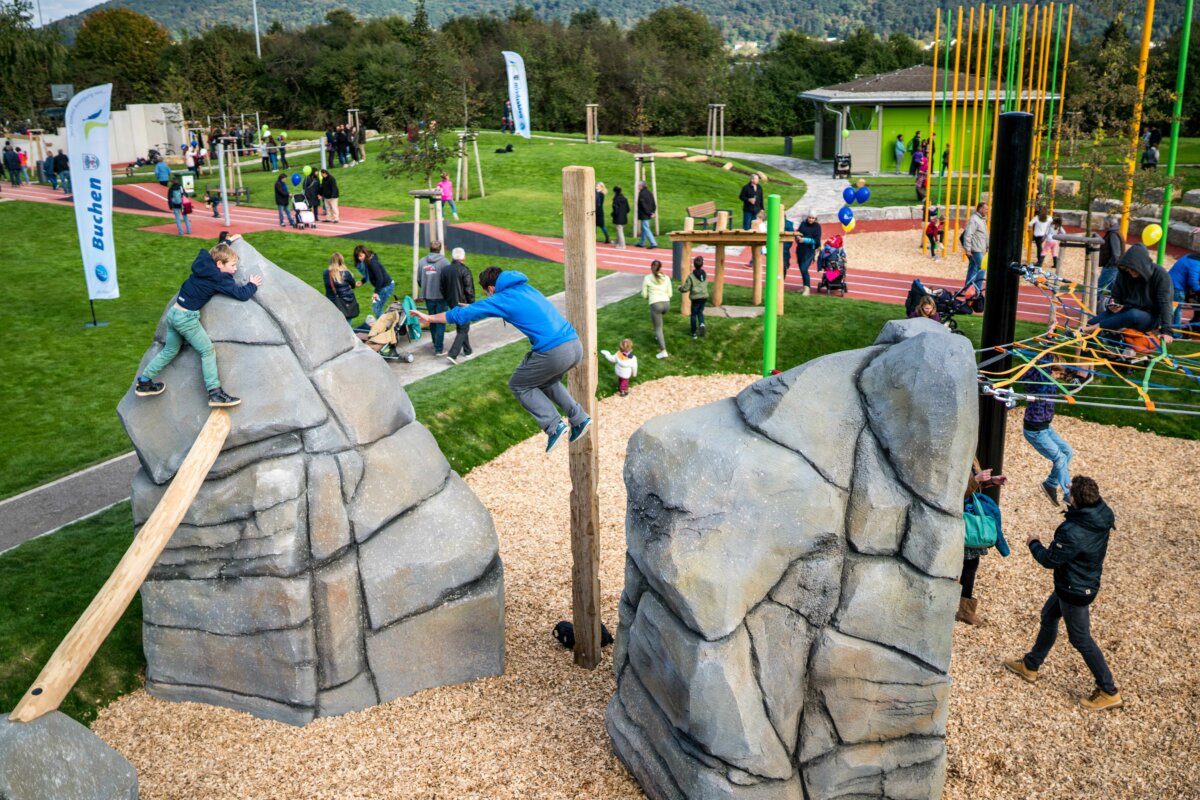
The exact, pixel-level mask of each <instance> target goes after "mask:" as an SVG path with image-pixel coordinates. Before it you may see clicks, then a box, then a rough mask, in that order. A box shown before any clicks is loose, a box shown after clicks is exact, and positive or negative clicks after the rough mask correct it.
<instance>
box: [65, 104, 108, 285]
mask: <svg viewBox="0 0 1200 800" xmlns="http://www.w3.org/2000/svg"><path fill="white" fill-rule="evenodd" d="M111 99H112V84H111V83H106V84H104V85H103V86H93V87H92V88H90V89H84V90H83V91H82V92H80V93H79V94H77V95H75V96H74V97H72V98H71V103H70V104H69V105H68V106H67V115H66V116H67V120H66V121H67V148H68V149H69V151H70V160H71V193H72V195H73V197H74V201H75V227H76V229H77V230H78V231H79V249H80V250H81V251H82V253H83V274H84V276H85V277H86V278H87V287H88V299H89V300H113V299H115V298H117V297H120V296H121V293H120V291H119V290H118V289H117V254H116V250H115V249H114V248H113V231H112V208H113V204H112V192H113V190H112V163H111V160H110V158H109V155H108V116H109V110H110V109H109V104H110V101H111Z"/></svg>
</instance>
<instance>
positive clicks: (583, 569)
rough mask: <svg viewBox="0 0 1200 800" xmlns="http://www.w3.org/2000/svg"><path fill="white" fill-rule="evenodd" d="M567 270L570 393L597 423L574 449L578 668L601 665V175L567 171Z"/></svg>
mask: <svg viewBox="0 0 1200 800" xmlns="http://www.w3.org/2000/svg"><path fill="white" fill-rule="evenodd" d="M563 269H564V272H565V279H566V280H565V283H566V285H565V294H566V301H567V319H568V320H569V321H570V323H571V325H573V326H574V327H575V332H576V333H578V334H579V341H580V342H581V343H582V344H583V361H581V362H580V363H579V365H578V366H577V367H575V369H573V370H571V371H570V373H568V375H567V389H568V390H569V391H570V392H571V396H572V397H574V398H575V400H576V401H578V402H579V403H580V404H582V405H583V407H584V410H585V411H587V413H588V415H589V416H591V418H592V427H591V430H590V431H588V433H587V434H586V435H584V436H583V437H581V438H580V439H579V440H578V441H576V442H573V443H572V444H571V445H570V453H569V461H570V470H571V559H572V565H571V618H572V621H573V623H574V626H575V663H576V664H577V665H579V666H581V667H584V668H586V669H593V668H595V666H596V665H597V664H598V663H600V536H599V524H600V501H599V486H600V465H599V458H598V454H597V451H596V426H597V425H598V424H599V421H598V420H597V419H596V385H597V382H598V375H597V368H596V346H597V345H596V172H595V170H593V169H592V168H591V167H564V168H563Z"/></svg>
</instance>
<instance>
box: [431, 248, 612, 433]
mask: <svg viewBox="0 0 1200 800" xmlns="http://www.w3.org/2000/svg"><path fill="white" fill-rule="evenodd" d="M479 285H480V286H481V287H482V288H483V291H484V293H485V294H486V295H487V297H485V298H484V299H483V300H480V301H478V302H476V303H472V304H470V305H460V306H458V307H457V308H452V309H450V310H449V311H447V312H446V313H444V314H422V313H421V312H420V311H417V312H415V313H416V315H417V316H418V317H420V318H421V320H422V321H424V322H431V323H443V322H449V323H451V324H454V325H465V324H468V323H471V322H478V321H479V320H481V319H486V318H487V317H499V318H500V319H502V320H504V321H505V322H507V323H509V324H510V325H512V326H513V327H514V328H516V329H517V330H519V331H520V332H521V333H523V334H525V335H526V336H528V337H529V346H530V348H531V349H530V350H529V352H528V353H526V354H525V358H524V359H522V360H521V363H520V364H519V365H518V366H517V368H516V370H514V371H513V374H512V377H511V378H509V381H508V388H509V391H511V392H512V393H513V396H514V397H516V398H517V401H518V402H520V404H521V405H522V406H524V407H525V410H526V411H528V412H529V413H530V414H531V415H532V416H533V418H534V419H536V420H537V423H538V425H539V426H540V427H541V429H542V430H543V431H545V432H546V436H547V441H546V452H547V453H549V452H550V451H551V450H553V449H554V445H556V444H558V441H559V439H561V438H562V436H563V434H564V433H566V432H567V426H566V424H564V423H563V421H562V417H560V416H559V414H558V411H557V410H555V408H554V407H555V406H556V405H557V406H558V408H559V409H560V410H561V411H562V413H564V414H566V415H567V419H568V420H569V421H570V423H571V427H570V431H571V435H570V438H569V440H568V441H572V442H573V441H575V440H576V439H578V438H579V437H580V436H583V434H584V432H585V431H586V430H587V429H588V426H589V425H591V424H592V418H591V417H589V416H588V414H587V412H586V411H584V410H583V406H581V405H579V403H577V402H575V399H574V398H573V397H571V395H570V394H569V393H568V392H567V388H566V387H565V386H563V385H562V379H563V376H564V375H566V374H567V371H568V370H570V369H571V368H572V367H574V366H575V365H576V364H578V363H579V362H580V360H582V359H583V345H582V344H581V343H580V341H579V335H578V334H576V333H575V329H574V328H573V327H571V323H570V322H567V320H566V318H564V317H563V315H562V314H560V313H558V310H557V309H556V308H555V307H554V306H552V305H550V301H549V300H547V299H546V297H545V295H543V294H542V293H541V292H539V291H538V290H537V289H535V288H533V287H532V286H530V285H529V279H528V278H526V277H525V276H524V275H523V274H521V273H520V272H516V271H514V270H509V271H508V272H504V271H502V270H501V269H500V268H499V267H488V268H487V269H485V270H483V272H481V273H479Z"/></svg>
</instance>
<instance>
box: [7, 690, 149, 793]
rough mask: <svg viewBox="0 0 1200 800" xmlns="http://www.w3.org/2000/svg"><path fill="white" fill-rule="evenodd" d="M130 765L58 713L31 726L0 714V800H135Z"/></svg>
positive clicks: (133, 773)
mask: <svg viewBox="0 0 1200 800" xmlns="http://www.w3.org/2000/svg"><path fill="white" fill-rule="evenodd" d="M137 797H138V779H137V772H136V771H135V770H134V768H133V765H132V764H130V763H129V762H128V761H126V760H125V759H124V758H123V757H122V756H121V754H120V753H118V752H117V751H116V750H113V749H112V748H111V747H109V746H108V745H106V744H105V743H104V742H102V741H101V740H100V737H98V736H96V735H95V734H94V733H92V732H91V731H89V730H88V729H87V728H85V727H84V726H83V725H80V724H79V723H78V722H76V721H75V720H73V719H71V718H70V717H68V716H67V715H66V714H63V713H62V712H59V711H51V712H50V713H49V714H46V715H45V716H41V717H38V718H37V719H35V720H34V721H33V722H12V721H11V720H9V718H8V714H0V798H4V800H50V799H51V798H53V800H137Z"/></svg>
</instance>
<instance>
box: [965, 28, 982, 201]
mask: <svg viewBox="0 0 1200 800" xmlns="http://www.w3.org/2000/svg"><path fill="white" fill-rule="evenodd" d="M985 10H986V6H983V5H980V6H979V32H978V34H977V35H976V40H975V93H974V96H973V97H972V98H971V155H970V158H969V159H968V160H967V205H969V206H974V205H975V142H976V141H978V139H979V133H980V131H979V119H980V118H979V84H981V83H983V18H984V12H985ZM980 179H981V180H982V176H980Z"/></svg>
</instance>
